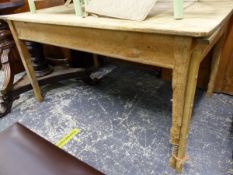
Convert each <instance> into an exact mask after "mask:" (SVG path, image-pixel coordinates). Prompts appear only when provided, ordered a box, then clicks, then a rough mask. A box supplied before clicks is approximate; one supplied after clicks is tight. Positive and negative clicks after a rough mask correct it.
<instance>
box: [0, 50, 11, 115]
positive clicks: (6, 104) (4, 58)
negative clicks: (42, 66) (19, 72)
mask: <svg viewBox="0 0 233 175" xmlns="http://www.w3.org/2000/svg"><path fill="white" fill-rule="evenodd" d="M10 51H11V49H10V47H6V48H3V49H2V51H1V64H2V71H3V73H4V81H3V86H2V89H1V94H0V117H3V116H5V115H6V114H8V113H9V112H10V110H11V106H12V103H13V99H12V96H11V90H12V87H13V82H14V74H13V72H12V67H11V64H10V60H9V54H10Z"/></svg>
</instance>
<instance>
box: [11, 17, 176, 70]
mask: <svg viewBox="0 0 233 175" xmlns="http://www.w3.org/2000/svg"><path fill="white" fill-rule="evenodd" d="M12 22H13V25H14V26H15V27H14V28H15V30H16V32H17V35H18V37H19V39H22V40H29V41H34V42H40V43H44V44H51V45H55V46H60V47H66V48H70V49H75V50H80V51H86V52H91V53H96V54H100V55H105V56H109V57H113V58H118V59H122V60H126V61H131V62H137V63H142V64H147V65H152V66H159V67H164V68H170V69H172V68H173V66H174V48H175V46H174V45H175V36H172V35H161V34H150V33H141V32H127V31H116V30H102V29H93V28H82V27H72V26H60V25H50V24H40V23H27V22H18V21H12Z"/></svg>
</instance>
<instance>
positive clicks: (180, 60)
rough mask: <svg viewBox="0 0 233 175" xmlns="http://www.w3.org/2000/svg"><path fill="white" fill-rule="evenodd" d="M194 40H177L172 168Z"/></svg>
mask: <svg viewBox="0 0 233 175" xmlns="http://www.w3.org/2000/svg"><path fill="white" fill-rule="evenodd" d="M191 47H192V39H191V38H188V37H183V38H182V37H177V38H176V39H175V48H174V52H175V55H174V57H175V65H174V68H173V75H172V89H173V99H172V127H171V131H170V133H171V134H170V135H171V136H170V143H171V144H172V156H171V158H170V159H169V164H170V166H171V167H173V168H175V167H176V159H175V157H176V156H177V153H178V148H179V146H178V145H179V138H180V127H181V121H182V116H183V109H184V102H185V101H184V99H185V90H186V83H187V77H188V70H189V64H190V57H191Z"/></svg>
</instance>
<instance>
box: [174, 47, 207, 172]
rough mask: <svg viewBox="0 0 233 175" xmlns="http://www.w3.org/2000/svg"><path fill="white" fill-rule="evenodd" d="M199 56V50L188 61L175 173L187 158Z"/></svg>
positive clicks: (200, 56)
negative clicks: (186, 151)
mask: <svg viewBox="0 0 233 175" xmlns="http://www.w3.org/2000/svg"><path fill="white" fill-rule="evenodd" d="M201 54H202V52H201V50H196V51H194V52H193V54H192V57H191V61H190V66H189V67H190V68H189V72H188V79H187V85H186V93H185V104H184V112H183V117H182V125H181V131H180V139H179V148H178V154H177V157H176V160H177V162H176V171H177V172H181V170H182V167H183V164H184V162H185V160H186V159H187V157H186V156H185V150H186V143H187V138H188V132H189V125H190V119H191V115H192V109H193V103H194V97H195V92H196V85H197V78H198V71H199V66H200V62H201V59H202V55H201Z"/></svg>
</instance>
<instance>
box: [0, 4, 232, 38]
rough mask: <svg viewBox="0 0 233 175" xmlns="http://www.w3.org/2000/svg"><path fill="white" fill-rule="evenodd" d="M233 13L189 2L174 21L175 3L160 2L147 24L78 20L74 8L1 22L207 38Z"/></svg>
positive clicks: (227, 8) (219, 6)
mask: <svg viewBox="0 0 233 175" xmlns="http://www.w3.org/2000/svg"><path fill="white" fill-rule="evenodd" d="M232 13H233V0H201V2H196V1H190V0H189V1H186V2H185V10H184V19H182V20H174V18H173V2H172V1H171V0H160V1H158V2H157V3H156V5H155V6H154V8H153V9H152V11H151V13H150V14H149V16H148V17H147V18H146V20H145V21H130V20H122V19H114V18H108V17H100V16H98V17H97V16H88V17H86V18H82V17H78V16H75V14H74V7H73V5H70V6H68V7H66V6H64V5H63V6H56V7H52V8H48V9H43V10H38V11H37V13H36V14H31V13H29V12H27V13H21V14H15V15H9V16H2V17H1V18H2V19H5V20H13V21H23V22H32V23H42V24H55V25H66V26H76V27H87V28H98V29H108V30H121V31H137V32H146V33H159V34H168V35H182V36H192V37H208V36H210V35H211V34H212V33H213V32H214V31H215V29H216V28H218V27H219V26H220V25H221V24H222V23H223V22H224V21H225V20H226V19H227V18H229V17H230V16H231V15H232Z"/></svg>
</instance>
